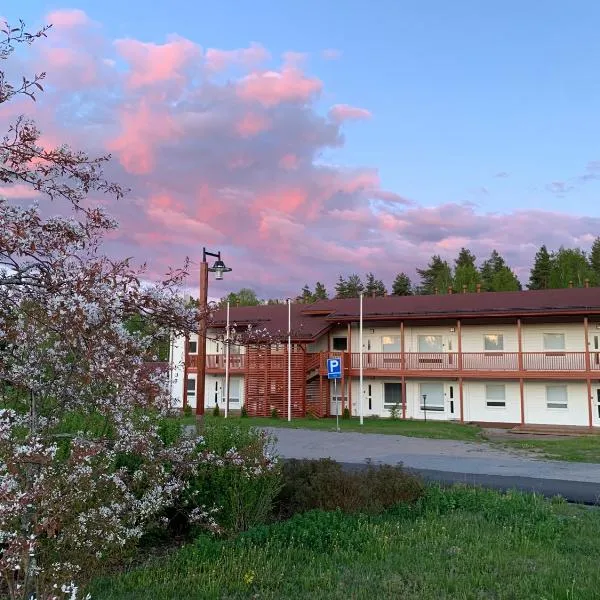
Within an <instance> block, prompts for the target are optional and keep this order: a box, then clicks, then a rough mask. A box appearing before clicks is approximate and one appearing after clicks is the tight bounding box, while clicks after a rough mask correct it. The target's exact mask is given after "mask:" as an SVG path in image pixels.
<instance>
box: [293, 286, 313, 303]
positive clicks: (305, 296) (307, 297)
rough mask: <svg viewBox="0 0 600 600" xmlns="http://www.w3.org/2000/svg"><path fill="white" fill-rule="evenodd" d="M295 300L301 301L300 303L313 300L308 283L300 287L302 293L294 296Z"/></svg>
mask: <svg viewBox="0 0 600 600" xmlns="http://www.w3.org/2000/svg"><path fill="white" fill-rule="evenodd" d="M296 300H297V301H298V302H301V303H302V304H311V303H312V302H314V295H313V293H312V292H311V290H310V287H309V286H308V284H306V285H305V286H304V287H303V288H302V293H301V294H300V296H298V297H297V298H296Z"/></svg>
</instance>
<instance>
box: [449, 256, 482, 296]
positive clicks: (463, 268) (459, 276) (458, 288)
mask: <svg viewBox="0 0 600 600" xmlns="http://www.w3.org/2000/svg"><path fill="white" fill-rule="evenodd" d="M467 252H468V250H467ZM473 258H475V257H473ZM457 262H458V261H457ZM480 280H481V275H480V274H479V271H478V270H477V267H476V266H475V265H474V264H472V263H470V262H462V263H461V264H460V265H459V264H457V266H456V269H454V278H453V284H452V287H453V288H454V291H455V292H457V293H461V292H462V291H463V289H464V288H463V286H467V287H466V289H467V291H468V292H474V291H476V289H477V284H478V283H479V282H480Z"/></svg>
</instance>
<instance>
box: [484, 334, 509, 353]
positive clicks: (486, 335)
mask: <svg viewBox="0 0 600 600" xmlns="http://www.w3.org/2000/svg"><path fill="white" fill-rule="evenodd" d="M489 336H495V337H497V338H498V339H499V341H501V342H502V348H493V349H492V348H486V347H485V346H486V342H487V338H488V337H489ZM483 351H484V352H504V334H503V333H484V334H483Z"/></svg>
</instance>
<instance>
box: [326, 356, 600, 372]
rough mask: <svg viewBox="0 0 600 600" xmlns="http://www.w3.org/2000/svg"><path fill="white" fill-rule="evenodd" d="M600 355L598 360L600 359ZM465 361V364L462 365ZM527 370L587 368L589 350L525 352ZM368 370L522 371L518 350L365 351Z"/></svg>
mask: <svg viewBox="0 0 600 600" xmlns="http://www.w3.org/2000/svg"><path fill="white" fill-rule="evenodd" d="M334 355H335V356H339V353H335V354H334V353H331V354H327V353H324V354H323V363H322V365H321V368H322V369H323V370H326V368H327V366H326V364H325V360H326V359H327V358H331V357H332V356H334ZM596 359H598V360H596ZM348 360H349V361H350V367H351V369H352V370H353V371H355V370H358V369H359V368H360V354H359V353H357V352H354V353H352V354H351V355H349V354H346V355H345V356H344V361H345V364H344V366H345V367H347V366H348ZM461 361H462V368H461V366H460V365H461ZM590 363H591V369H592V370H598V371H600V356H598V357H596V356H595V355H594V354H592V355H591V360H590ZM522 365H523V367H522V368H523V371H529V372H540V371H541V372H544V371H548V372H549V371H556V372H563V373H564V372H570V371H585V352H524V353H523V354H522ZM363 369H364V370H365V371H390V372H393V371H468V372H473V371H475V372H477V371H482V372H484V371H509V372H510V371H513V372H518V371H519V354H518V352H463V353H462V354H459V353H458V352H406V353H405V354H404V356H403V355H402V354H401V353H400V352H365V353H363Z"/></svg>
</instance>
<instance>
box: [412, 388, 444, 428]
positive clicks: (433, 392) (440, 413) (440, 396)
mask: <svg viewBox="0 0 600 600" xmlns="http://www.w3.org/2000/svg"><path fill="white" fill-rule="evenodd" d="M419 408H420V413H421V415H422V416H423V417H424V416H425V415H427V418H434V419H440V418H444V416H445V413H446V409H445V395H444V384H443V383H438V382H434V383H422V384H421V385H420V386H419Z"/></svg>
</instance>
